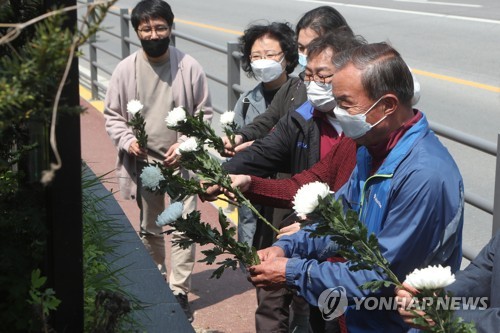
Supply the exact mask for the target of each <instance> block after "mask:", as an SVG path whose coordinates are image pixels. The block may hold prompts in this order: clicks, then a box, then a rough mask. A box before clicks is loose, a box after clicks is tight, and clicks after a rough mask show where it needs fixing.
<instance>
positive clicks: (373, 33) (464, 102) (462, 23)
mask: <svg viewBox="0 0 500 333" xmlns="http://www.w3.org/2000/svg"><path fill="white" fill-rule="evenodd" d="M135 3H136V1H135V0H119V1H118V3H117V5H118V6H122V7H133V6H134V5H135ZM169 3H170V4H171V5H172V8H173V10H174V13H175V15H176V28H177V29H178V30H179V31H182V32H185V33H188V34H191V35H194V36H196V37H198V38H201V39H205V40H207V41H210V42H212V43H215V44H217V45H221V46H225V44H226V42H227V41H235V40H236V39H237V37H238V35H239V34H240V33H241V32H242V31H243V30H244V29H245V27H246V26H247V25H248V24H250V23H252V22H256V21H260V20H267V21H289V22H291V23H292V24H294V23H296V22H297V20H298V19H299V18H300V16H301V15H302V14H303V13H304V12H306V11H308V10H310V9H312V8H314V7H317V6H320V5H325V4H329V5H332V6H334V7H335V8H337V9H338V10H339V11H340V12H341V13H342V14H343V15H344V16H345V17H346V19H347V21H348V22H349V24H350V25H351V26H352V28H353V30H354V31H355V32H356V33H358V34H361V35H363V36H364V37H365V38H366V39H367V40H368V41H372V42H376V41H389V42H391V43H392V45H393V46H394V47H395V48H396V49H398V50H399V51H400V52H401V53H402V54H403V56H404V58H405V60H406V61H407V62H408V64H409V65H410V66H411V67H412V68H413V69H414V70H415V72H416V73H417V76H418V79H419V81H420V83H421V86H422V98H421V101H420V103H419V104H418V107H419V108H420V109H421V110H422V111H424V112H425V113H426V114H427V115H428V117H429V118H430V119H431V120H432V121H435V122H438V123H442V124H445V125H447V126H450V127H453V128H456V129H458V130H461V131H463V132H465V133H469V134H472V135H475V136H478V137H481V138H483V139H486V140H488V141H491V142H494V143H496V141H497V135H498V132H499V124H500V100H499V99H500V95H499V92H500V43H498V40H499V37H500V2H498V1H497V0H481V1H477V0H476V1H472V0H468V1H467V0H462V1H425V0H416V1H409V0H408V1H407V0H378V1H370V0H354V1H349V2H348V3H339V2H332V1H312V0H273V1H264V0H252V1H246V0H212V1H199V0H170V1H169ZM106 25H107V26H109V27H110V29H112V30H113V29H116V27H117V26H118V24H117V22H116V20H115V21H113V20H112V19H111V18H110V21H109V23H108V24H106ZM104 42H106V43H109V41H107V40H106V41H104ZM109 45H110V48H111V49H112V48H113V46H112V44H109ZM177 46H179V47H180V48H181V49H183V50H185V51H186V52H188V53H190V54H192V55H193V56H195V57H196V58H197V59H198V60H199V61H200V62H201V63H202V65H203V66H204V67H205V68H206V70H207V72H209V73H213V74H217V73H220V75H224V73H225V68H226V67H225V66H226V60H225V57H224V56H223V55H221V54H219V53H216V52H213V51H209V50H207V49H204V48H202V47H200V46H197V45H193V44H192V43H188V42H185V41H182V40H178V41H177ZM116 47H117V46H116ZM102 59H105V57H104V56H103V57H102ZM110 63H112V62H111V61H110ZM254 84H255V82H252V81H250V80H244V81H243V85H244V86H245V87H247V88H250V87H251V86H253V85H254ZM211 91H212V94H213V96H214V100H215V101H216V102H217V103H218V104H221V103H222V105H223V106H224V103H225V94H224V90H223V89H222V87H220V86H219V85H217V84H215V83H214V84H212V85H211ZM225 107H227V106H225ZM228 108H229V109H230V108H231V106H229V107H228ZM443 141H444V142H445V144H446V145H447V146H448V147H449V149H450V151H451V152H452V154H453V155H454V157H455V159H456V160H457V162H458V164H459V167H460V169H461V171H462V174H463V176H464V180H465V186H466V189H467V190H470V191H472V192H474V193H478V194H481V195H485V196H486V197H487V198H491V199H492V198H493V195H494V169H495V159H494V158H492V157H487V156H485V155H484V154H477V153H475V152H473V151H472V150H470V149H468V148H463V147H462V146H458V145H456V144H452V143H449V142H448V141H446V140H443ZM466 222H467V223H466V228H465V232H464V237H465V239H466V241H467V242H468V243H471V244H472V245H473V247H475V248H476V249H479V248H480V247H481V246H482V244H484V243H486V241H487V240H488V238H489V235H490V233H491V217H490V216H489V215H488V214H486V213H483V212H481V211H479V210H478V209H475V208H473V207H471V206H467V207H466Z"/></svg>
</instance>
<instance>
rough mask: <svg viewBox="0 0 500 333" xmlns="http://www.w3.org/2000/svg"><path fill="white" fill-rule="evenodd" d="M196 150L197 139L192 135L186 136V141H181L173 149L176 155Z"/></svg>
mask: <svg viewBox="0 0 500 333" xmlns="http://www.w3.org/2000/svg"><path fill="white" fill-rule="evenodd" d="M197 150H198V139H197V138H195V137H194V136H192V137H190V138H188V139H187V140H186V141H184V142H182V143H181V144H180V145H179V147H177V149H176V150H175V152H176V154H177V155H181V154H182V153H189V152H192V151H197Z"/></svg>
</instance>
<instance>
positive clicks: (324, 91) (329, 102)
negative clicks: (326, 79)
mask: <svg viewBox="0 0 500 333" xmlns="http://www.w3.org/2000/svg"><path fill="white" fill-rule="evenodd" d="M307 99H308V100H309V102H311V104H312V105H313V106H314V108H315V109H317V110H319V111H322V112H330V111H332V110H333V108H334V107H335V106H336V105H337V103H336V102H335V97H333V95H332V84H331V83H324V84H323V85H319V84H317V83H316V82H315V81H309V83H308V84H307Z"/></svg>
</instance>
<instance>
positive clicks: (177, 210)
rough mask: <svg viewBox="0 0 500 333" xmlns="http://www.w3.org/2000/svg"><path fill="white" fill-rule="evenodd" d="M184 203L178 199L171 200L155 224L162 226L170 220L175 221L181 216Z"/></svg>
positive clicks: (170, 221)
mask: <svg viewBox="0 0 500 333" xmlns="http://www.w3.org/2000/svg"><path fill="white" fill-rule="evenodd" d="M183 209H184V205H183V204H182V202H180V201H176V202H172V203H171V204H170V206H168V207H167V209H165V210H164V211H163V213H161V214H160V215H159V216H158V218H157V219H156V225H157V226H159V227H163V226H165V225H168V224H170V223H172V222H175V221H177V220H178V219H180V218H181V217H182V210H183Z"/></svg>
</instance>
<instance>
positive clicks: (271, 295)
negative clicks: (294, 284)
mask: <svg viewBox="0 0 500 333" xmlns="http://www.w3.org/2000/svg"><path fill="white" fill-rule="evenodd" d="M256 290H257V304H258V306H257V310H256V311H255V328H256V331H257V333H288V326H289V325H288V324H289V316H290V303H291V302H292V294H291V293H290V291H288V290H287V289H286V288H281V289H278V290H271V291H267V290H264V289H262V288H256Z"/></svg>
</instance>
